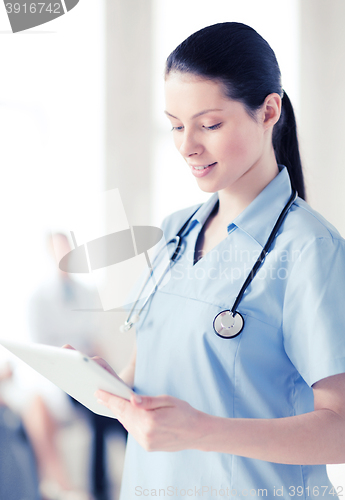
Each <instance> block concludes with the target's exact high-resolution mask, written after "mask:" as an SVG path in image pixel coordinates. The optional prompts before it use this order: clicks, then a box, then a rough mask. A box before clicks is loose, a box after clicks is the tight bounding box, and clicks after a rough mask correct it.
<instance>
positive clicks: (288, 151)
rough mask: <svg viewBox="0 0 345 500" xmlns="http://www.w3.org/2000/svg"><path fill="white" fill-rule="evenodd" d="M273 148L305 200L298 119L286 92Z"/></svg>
mask: <svg viewBox="0 0 345 500" xmlns="http://www.w3.org/2000/svg"><path fill="white" fill-rule="evenodd" d="M272 142H273V148H274V152H275V155H276V159H277V162H278V163H280V164H282V165H285V166H286V168H287V169H288V172H289V175H290V180H291V185H292V187H293V188H294V189H296V191H297V192H298V196H300V198H303V200H305V187H304V179H303V173H302V163H301V158H300V154H299V148H298V138H297V127H296V119H295V114H294V111H293V107H292V104H291V101H290V99H289V97H288V95H287V93H286V92H285V91H284V94H283V98H282V112H281V116H280V118H279V120H278V122H277V123H276V125H275V126H274V128H273V136H272Z"/></svg>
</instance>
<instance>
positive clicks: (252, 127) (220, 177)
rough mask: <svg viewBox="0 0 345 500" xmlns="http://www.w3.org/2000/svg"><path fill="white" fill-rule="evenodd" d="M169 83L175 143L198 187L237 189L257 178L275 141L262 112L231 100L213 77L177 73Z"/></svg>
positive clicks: (168, 106) (169, 110) (168, 102)
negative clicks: (269, 135) (251, 114)
mask: <svg viewBox="0 0 345 500" xmlns="http://www.w3.org/2000/svg"><path fill="white" fill-rule="evenodd" d="M165 87H166V111H165V112H166V114H167V116H168V118H169V119H170V121H171V124H172V127H173V128H172V130H173V137H174V142H175V145H176V147H177V149H178V150H179V152H180V153H181V155H182V156H183V158H184V159H185V161H186V162H187V164H188V165H189V167H190V170H191V173H192V174H193V175H194V176H195V177H196V178H197V182H198V184H199V187H200V188H201V189H202V190H203V191H206V192H216V191H219V190H222V189H230V190H231V191H233V189H238V188H240V187H241V186H242V187H245V185H246V184H247V183H248V182H251V181H253V180H254V181H255V178H256V176H257V175H258V174H260V172H259V171H260V169H262V168H265V155H266V153H267V141H268V139H269V140H270V141H271V138H270V137H269V138H267V127H265V126H264V124H263V123H262V122H263V120H261V118H260V117H261V115H260V114H258V115H257V116H256V117H255V119H254V118H253V117H251V116H249V114H248V112H247V111H246V109H245V107H244V105H243V104H242V103H240V102H238V101H233V100H231V99H229V98H227V97H226V96H225V95H224V92H223V89H222V86H221V84H219V83H218V82H216V81H213V80H205V79H201V78H199V77H196V76H194V75H188V74H182V73H172V74H170V75H169V76H168V78H167V80H166V85H165ZM270 144H271V142H270ZM205 167H206V168H205Z"/></svg>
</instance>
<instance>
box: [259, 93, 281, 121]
mask: <svg viewBox="0 0 345 500" xmlns="http://www.w3.org/2000/svg"><path fill="white" fill-rule="evenodd" d="M281 108H282V100H281V98H280V95H279V94H277V93H273V94H269V95H268V96H267V97H266V99H265V101H264V103H263V105H262V119H263V125H264V128H265V129H269V128H271V127H273V125H275V124H276V123H277V121H278V120H279V118H280V113H281Z"/></svg>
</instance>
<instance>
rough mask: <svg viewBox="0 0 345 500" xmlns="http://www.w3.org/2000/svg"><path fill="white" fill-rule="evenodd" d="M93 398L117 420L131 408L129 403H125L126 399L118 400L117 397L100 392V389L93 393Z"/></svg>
mask: <svg viewBox="0 0 345 500" xmlns="http://www.w3.org/2000/svg"><path fill="white" fill-rule="evenodd" d="M95 396H96V398H97V400H98V402H99V403H100V404H104V405H105V406H107V407H108V408H109V409H110V410H111V411H112V412H113V413H114V415H116V416H117V418H120V417H122V416H123V415H124V413H125V412H126V410H128V408H129V407H130V406H131V403H130V402H129V401H127V399H124V398H120V397H119V396H115V395H114V394H110V393H109V392H106V391H102V390H101V389H99V390H98V391H96V392H95Z"/></svg>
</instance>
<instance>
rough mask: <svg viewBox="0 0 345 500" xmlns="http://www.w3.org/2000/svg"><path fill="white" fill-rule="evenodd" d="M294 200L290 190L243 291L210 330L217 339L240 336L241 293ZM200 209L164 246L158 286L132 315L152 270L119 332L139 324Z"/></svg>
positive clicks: (248, 283)
mask: <svg viewBox="0 0 345 500" xmlns="http://www.w3.org/2000/svg"><path fill="white" fill-rule="evenodd" d="M296 198H297V191H295V190H293V191H292V194H291V196H290V198H289V200H288V202H287V203H286V205H285V207H284V208H283V210H282V211H281V213H280V215H279V217H278V220H277V222H276V223H275V225H274V227H273V229H272V231H271V234H270V235H269V237H268V239H267V241H266V243H265V246H264V248H263V249H262V251H261V253H260V255H259V257H258V258H257V260H256V262H255V264H254V266H253V267H252V269H251V271H250V273H249V274H248V276H247V279H246V280H245V282H244V283H243V285H242V288H241V290H240V291H239V294H238V295H237V297H236V299H235V301H234V304H233V306H232V308H231V309H226V310H224V311H221V312H220V313H218V314H217V316H216V317H215V318H214V320H213V328H214V331H215V333H216V335H218V337H222V338H223V339H233V338H235V337H237V336H238V335H239V334H240V333H241V332H242V330H243V327H244V319H243V316H242V314H241V313H239V312H238V311H237V308H238V306H239V303H240V302H241V300H242V297H243V295H244V292H245V291H246V290H247V288H248V286H249V285H250V283H251V282H252V281H253V279H254V277H255V275H256V273H257V271H258V269H259V267H260V266H261V264H262V263H263V262H264V260H265V258H266V255H267V254H268V251H269V249H270V247H271V245H272V243H273V240H274V238H275V237H276V235H277V233H278V231H279V229H280V226H281V225H282V223H283V221H284V219H285V217H286V215H287V213H288V211H289V210H290V208H291V205H292V204H293V203H294V201H295V200H296ZM199 208H200V207H198V208H197V210H195V212H193V214H192V215H191V216H190V217H189V219H188V220H187V221H186V222H185V223H184V224H183V226H182V227H181V229H180V230H179V232H178V233H177V235H176V236H174V237H173V238H171V240H169V241H168V243H167V244H166V246H165V247H163V249H164V248H166V249H168V248H169V247H170V248H171V247H172V248H173V251H172V252H171V255H169V263H168V265H167V266H166V267H165V269H164V270H163V272H162V274H161V276H160V278H159V279H158V281H157V283H156V284H155V286H154V287H153V289H152V290H151V292H150V294H149V295H148V296H147V298H146V299H145V301H144V303H143V305H142V306H141V308H140V310H139V311H138V313H134V310H135V307H136V305H137V304H138V302H139V300H140V298H141V295H142V292H143V290H144V288H145V287H146V285H147V283H148V281H149V280H150V278H151V276H152V274H153V266H152V267H151V268H150V271H149V274H148V277H147V279H146V281H145V282H144V284H143V286H142V288H141V290H140V292H139V294H138V297H137V299H136V301H135V302H134V304H133V306H132V308H131V310H130V312H129V314H128V316H127V319H126V321H125V322H124V324H123V325H121V327H120V330H121V331H122V332H127V331H128V330H130V329H131V328H132V326H133V325H134V324H135V323H137V322H138V321H139V319H140V314H141V312H142V311H143V309H144V307H145V306H146V304H147V303H148V301H149V300H150V299H151V298H152V297H153V295H154V294H155V292H156V290H157V289H158V287H159V285H160V284H161V282H162V280H163V278H164V277H165V275H166V273H167V272H168V270H169V269H170V268H171V267H172V266H173V265H174V263H175V261H176V260H177V257H178V256H179V254H180V250H181V248H182V234H183V231H184V230H185V229H186V227H187V225H188V223H189V221H190V220H191V219H192V217H193V216H194V215H195V213H196V212H197V211H198V210H199ZM163 249H161V251H162V250H163ZM159 254H160V252H158V253H157V255H156V257H155V260H157V258H158V255H159Z"/></svg>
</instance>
